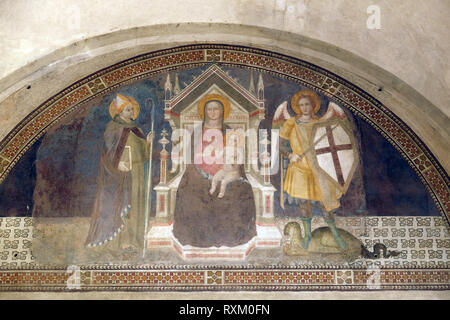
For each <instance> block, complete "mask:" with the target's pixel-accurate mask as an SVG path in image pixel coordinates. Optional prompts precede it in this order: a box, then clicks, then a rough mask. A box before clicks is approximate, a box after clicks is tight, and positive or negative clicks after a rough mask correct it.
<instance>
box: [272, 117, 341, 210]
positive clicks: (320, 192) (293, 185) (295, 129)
mask: <svg viewBox="0 0 450 320" xmlns="http://www.w3.org/2000/svg"><path fill="white" fill-rule="evenodd" d="M316 122H317V120H313V121H311V122H308V123H301V124H297V123H296V121H295V117H291V118H289V119H288V120H287V121H286V122H285V123H284V124H283V127H282V128H281V132H280V137H281V138H283V139H286V140H289V143H290V146H291V149H292V152H293V153H294V154H297V155H299V156H300V155H302V154H303V153H304V152H305V151H306V150H307V149H308V148H309V147H310V141H311V132H312V129H313V125H314V123H316ZM283 189H284V191H286V192H287V193H288V194H289V195H290V196H291V197H294V198H300V199H307V200H314V201H320V202H322V203H323V205H324V207H325V209H326V210H327V211H331V210H333V209H336V208H339V206H340V202H339V198H340V197H341V196H342V194H341V193H340V192H339V190H338V189H337V188H336V187H335V185H334V184H333V183H332V181H330V179H329V178H328V177H326V176H325V175H324V174H322V173H321V172H320V171H319V168H318V165H317V161H316V159H315V156H314V155H313V151H312V152H308V153H307V154H306V155H305V156H304V157H303V158H302V159H301V160H300V161H297V162H294V163H293V162H289V165H288V168H287V171H286V177H285V180H284V188H283Z"/></svg>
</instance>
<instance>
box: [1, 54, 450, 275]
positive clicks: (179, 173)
mask: <svg viewBox="0 0 450 320" xmlns="http://www.w3.org/2000/svg"><path fill="white" fill-rule="evenodd" d="M353 111H354V110H350V109H348V108H347V107H346V106H345V105H343V104H342V103H340V102H339V101H338V100H336V99H334V98H333V96H332V95H327V94H324V93H323V92H320V91H318V90H315V89H314V88H311V87H308V86H305V85H304V84H302V83H299V82H296V81H293V80H292V79H287V78H284V77H281V76H279V75H277V74H273V73H269V72H264V71H261V70H259V71H258V70H254V69H251V68H250V69H249V68H244V67H240V66H232V65H222V64H220V63H216V62H215V61H212V62H211V63H206V64H203V65H200V66H194V67H188V68H179V69H174V70H170V71H161V72H159V73H155V74H153V75H150V76H147V77H145V78H143V79H137V80H134V81H132V82H129V83H127V84H122V85H120V86H117V87H116V88H114V90H110V91H108V92H106V93H104V94H101V95H97V96H96V97H95V98H94V99H92V100H90V101H88V102H86V103H84V104H83V105H82V106H80V107H79V108H78V109H77V111H76V112H75V113H71V114H70V115H69V116H67V117H65V118H64V119H62V120H61V121H59V122H58V123H56V124H54V125H53V126H52V127H51V128H50V129H49V130H48V131H47V132H46V133H45V135H43V136H42V137H41V138H40V139H39V140H37V141H36V142H35V143H34V144H33V146H32V147H31V148H30V149H29V150H28V151H27V152H26V153H25V154H24V155H23V156H22V158H21V160H20V161H19V162H18V163H17V164H16V166H15V167H14V169H13V170H12V171H11V172H10V173H9V175H8V176H7V178H6V179H5V180H4V181H3V182H2V184H1V185H0V199H1V200H0V215H1V216H2V217H3V218H2V219H9V220H8V221H13V220H11V219H19V217H20V219H32V220H29V221H28V220H27V221H28V222H27V223H28V225H32V228H33V236H32V240H30V245H29V248H31V249H30V250H31V252H32V256H33V261H32V264H33V266H40V265H41V266H44V265H45V266H64V265H116V264H122V265H123V264H126V265H133V266H139V265H163V266H164V265H167V266H177V265H178V266H186V265H192V266H195V265H209V266H214V265H229V266H246V265H252V266H255V265H257V266H271V265H274V264H275V265H280V266H296V265H311V266H314V265H330V266H333V265H336V266H341V265H345V266H347V267H352V266H353V267H354V266H367V265H369V266H370V265H376V264H374V263H375V262H376V261H383V263H386V262H388V263H391V264H390V265H391V266H401V263H402V264H403V265H407V264H408V266H410V265H413V266H414V265H418V263H415V262H414V261H415V258H414V257H416V258H418V259H419V260H420V257H421V251H420V250H412V251H411V252H412V254H413V256H408V259H405V250H402V249H403V248H404V245H406V246H408V244H407V242H406V239H410V240H408V241H412V240H411V237H410V238H408V237H406V238H405V239H402V238H403V237H402V234H403V235H405V236H407V235H408V233H409V236H414V234H412V233H411V232H413V233H414V232H416V231H417V230H416V229H407V228H406V227H407V226H411V227H412V226H414V227H419V226H420V225H418V222H417V223H416V222H414V225H413V223H412V222H411V221H416V220H417V219H419V220H417V221H422V220H420V219H423V221H428V222H429V226H436V227H437V226H439V223H440V222H439V221H443V220H440V219H442V218H441V213H440V212H439V210H438V208H437V207H436V205H435V202H434V200H433V199H432V197H431V196H430V192H429V190H427V188H426V187H425V186H424V185H423V183H422V181H421V180H420V178H419V177H418V176H417V174H416V172H415V171H414V170H413V169H412V168H411V166H410V164H409V163H408V162H407V161H406V160H405V159H404V158H403V157H402V155H400V153H398V152H397V150H396V149H395V148H394V147H393V146H392V145H391V143H390V142H389V141H388V140H386V139H385V137H384V136H383V135H381V134H380V133H379V132H378V131H377V130H375V129H374V128H373V127H372V126H371V125H370V124H369V123H367V122H366V121H365V120H364V119H363V118H361V117H359V115H358V114H357V113H355V112H353ZM24 181H25V182H26V183H25V185H26V188H21V187H19V186H20V185H21V184H23V182H24ZM31 221H32V222H31ZM373 221H376V223H375V222H374V223H372V222H373ZM410 222H411V223H410ZM428 222H425V225H426V223H428ZM8 223H10V222H8ZM11 223H13V222H11ZM444 224H445V221H443V222H442V224H440V225H441V226H444ZM382 227H389V230H388V228H382ZM411 230H413V231H411ZM439 230H440V229H439ZM439 230H438V229H436V230H435V232H438V231H439ZM422 232H423V230H422ZM427 232H428V231H427ZM429 232H431V231H429ZM394 233H395V234H394ZM418 236H420V235H418ZM438 236H439V237H440V238H439V239H442V240H440V241H447V242H448V241H449V239H446V238H445V237H448V233H445V230H444V229H442V234H441V233H440V231H439V235H438ZM414 241H415V240H414ZM418 241H421V240H418ZM423 241H425V239H424V240H423ZM5 243H6V242H5ZM420 243H422V241H421V242H420ZM413 246H415V244H413ZM411 248H412V247H411ZM414 248H416V247H414ZM435 249H439V248H434V247H433V250H435ZM441 251H442V250H441ZM408 254H409V253H408ZM430 254H431V253H430ZM447 255H448V250H447ZM428 256H429V257H430V260H432V259H431V256H430V255H428ZM402 259H403V260H402ZM442 259H443V260H445V259H444V258H442ZM422 260H423V259H422ZM422 260H421V261H422ZM8 266H9V265H8V264H6V263H4V264H3V265H2V267H3V268H7V267H8Z"/></svg>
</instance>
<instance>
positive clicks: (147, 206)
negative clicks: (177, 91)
mask: <svg viewBox="0 0 450 320" xmlns="http://www.w3.org/2000/svg"><path fill="white" fill-rule="evenodd" d="M147 105H150V106H151V108H152V112H151V117H152V127H151V131H150V133H151V134H152V135H153V136H152V139H151V140H150V144H149V148H148V149H149V159H148V174H147V190H146V194H145V225H144V249H143V251H142V258H145V253H146V251H147V239H146V237H147V229H148V224H149V220H150V209H151V207H152V206H151V201H152V190H151V189H152V160H153V159H152V151H153V139H154V138H155V134H154V133H155V131H154V125H155V105H154V103H153V100H152V99H148V100H147Z"/></svg>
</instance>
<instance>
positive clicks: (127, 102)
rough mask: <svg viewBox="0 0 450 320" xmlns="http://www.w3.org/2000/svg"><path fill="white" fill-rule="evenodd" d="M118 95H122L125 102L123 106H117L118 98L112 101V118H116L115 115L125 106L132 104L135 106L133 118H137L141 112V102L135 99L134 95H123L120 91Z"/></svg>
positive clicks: (110, 109) (110, 112)
mask: <svg viewBox="0 0 450 320" xmlns="http://www.w3.org/2000/svg"><path fill="white" fill-rule="evenodd" d="M117 96H118V97H120V98H121V99H122V100H124V101H125V102H124V103H123V104H122V105H121V106H117V105H116V99H114V100H113V101H112V102H111V103H110V105H109V114H110V115H111V118H112V119H114V117H115V116H116V115H117V114H119V113H120V112H122V110H123V108H125V106H127V105H131V106H132V107H133V117H132V119H133V120H136V118H137V117H138V116H139V112H140V107H139V103H138V102H137V101H136V100H134V99H133V98H132V97H130V96H124V95H121V94H120V93H118V94H117ZM119 109H120V110H119Z"/></svg>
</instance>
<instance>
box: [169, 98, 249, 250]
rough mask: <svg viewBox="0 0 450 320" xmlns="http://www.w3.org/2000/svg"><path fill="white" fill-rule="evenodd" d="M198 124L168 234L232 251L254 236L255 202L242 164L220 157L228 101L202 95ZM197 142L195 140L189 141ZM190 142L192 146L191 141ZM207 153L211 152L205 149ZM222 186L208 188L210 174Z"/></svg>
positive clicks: (187, 243) (180, 239) (222, 150)
mask: <svg viewBox="0 0 450 320" xmlns="http://www.w3.org/2000/svg"><path fill="white" fill-rule="evenodd" d="M198 113H199V115H200V117H201V118H202V120H203V123H202V127H201V128H196V129H195V130H194V132H196V131H197V129H198V130H200V132H201V138H200V139H191V146H192V149H191V154H194V162H192V161H190V162H187V163H188V164H186V170H185V172H184V175H183V177H182V179H181V181H180V184H179V187H178V191H177V197H176V206H175V212H174V225H173V233H174V236H175V237H176V238H177V239H178V240H179V241H180V243H181V244H183V245H191V246H194V247H202V248H205V247H221V246H226V247H234V246H238V245H241V244H244V243H247V242H248V241H250V240H251V239H252V238H253V237H255V236H256V225H255V217H256V211H255V200H254V197H253V191H252V188H251V185H250V184H249V182H248V181H247V180H246V179H245V171H244V167H243V165H242V164H232V165H228V164H226V163H225V161H224V160H225V159H224V156H225V155H224V148H223V146H224V145H226V141H225V140H226V139H225V137H226V135H225V134H226V130H227V129H230V128H229V127H228V126H227V125H225V124H224V119H226V118H227V117H228V115H229V113H230V103H229V102H228V100H227V99H226V98H224V97H223V96H221V95H217V94H211V95H207V96H205V97H204V98H203V99H202V100H201V101H200V103H199V104H198ZM195 140H199V141H195ZM192 142H193V143H192ZM211 150H212V151H211ZM216 175H220V177H223V178H225V179H221V180H222V183H225V181H224V180H226V182H227V186H226V191H225V192H224V190H223V188H217V190H213V189H214V188H211V184H212V181H213V178H214V176H216Z"/></svg>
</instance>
